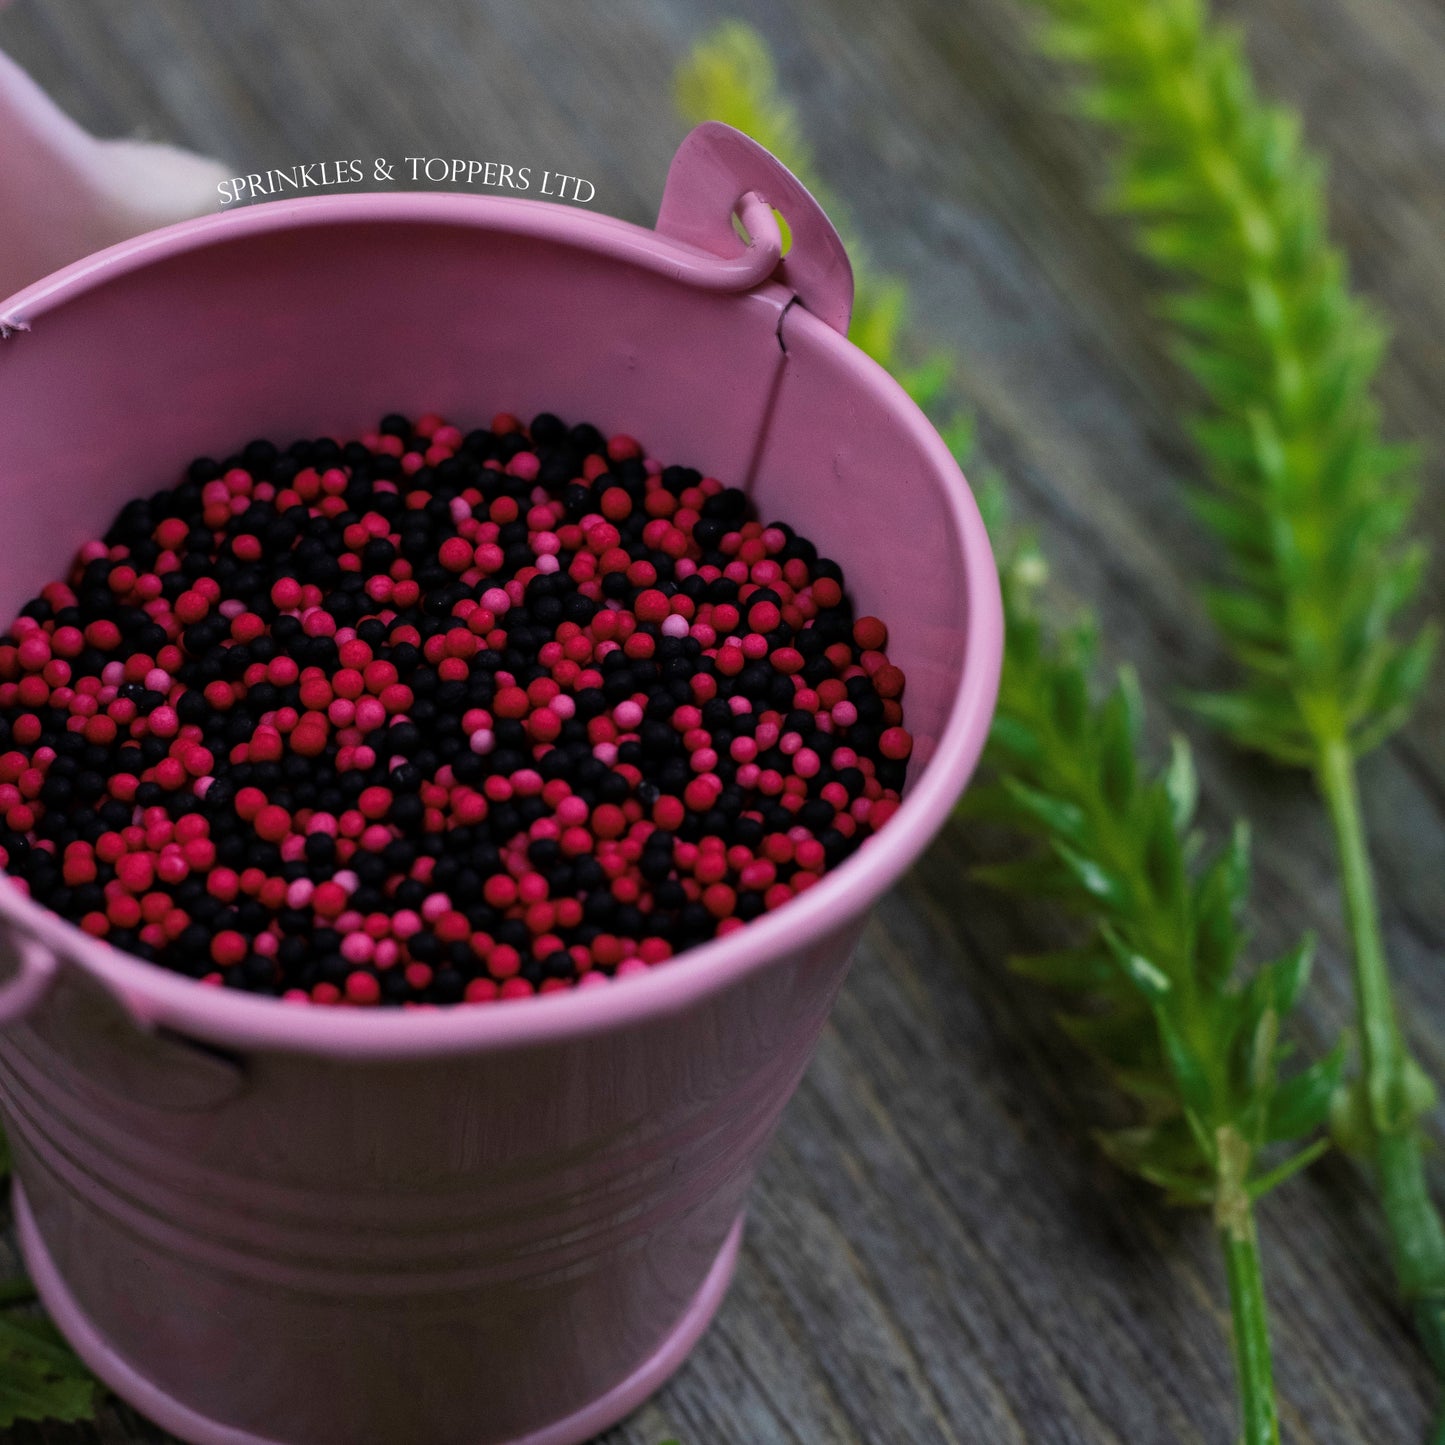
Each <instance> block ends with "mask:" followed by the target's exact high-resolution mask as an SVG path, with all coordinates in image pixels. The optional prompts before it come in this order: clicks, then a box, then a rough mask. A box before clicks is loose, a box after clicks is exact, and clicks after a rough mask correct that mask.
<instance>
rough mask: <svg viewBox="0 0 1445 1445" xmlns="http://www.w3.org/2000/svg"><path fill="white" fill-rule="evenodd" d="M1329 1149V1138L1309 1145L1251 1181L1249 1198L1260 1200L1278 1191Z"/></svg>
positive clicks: (1317, 1140)
mask: <svg viewBox="0 0 1445 1445" xmlns="http://www.w3.org/2000/svg"><path fill="white" fill-rule="evenodd" d="M1329 1148H1330V1141H1329V1139H1327V1138H1322V1139H1316V1140H1315V1141H1314V1142H1313V1143H1312V1144H1307V1145H1306V1146H1305V1147H1304V1148H1303V1149H1301V1150H1300V1151H1299V1152H1298V1153H1297V1154H1292V1155H1291V1156H1290V1157H1289V1158H1288V1159H1286V1160H1285V1161H1284V1162H1283V1163H1282V1164H1278V1165H1276V1166H1275V1167H1274V1168H1273V1169H1271V1170H1269V1172H1268V1173H1266V1174H1261V1175H1258V1176H1257V1177H1256V1178H1254V1179H1251V1180H1250V1181H1249V1197H1250V1198H1251V1199H1260V1198H1262V1197H1263V1196H1264V1195H1266V1194H1268V1193H1269V1192H1270V1191H1271V1190H1272V1189H1278V1188H1279V1186H1280V1185H1281V1184H1283V1183H1284V1182H1285V1180H1287V1179H1292V1178H1294V1176H1295V1175H1296V1174H1298V1173H1299V1172H1300V1170H1302V1169H1308V1168H1309V1166H1310V1165H1311V1164H1313V1163H1314V1162H1315V1160H1316V1159H1318V1158H1319V1157H1320V1156H1321V1155H1322V1154H1326V1153H1328V1152H1329Z"/></svg>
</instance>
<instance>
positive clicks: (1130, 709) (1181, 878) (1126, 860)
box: [963, 546, 1344, 1226]
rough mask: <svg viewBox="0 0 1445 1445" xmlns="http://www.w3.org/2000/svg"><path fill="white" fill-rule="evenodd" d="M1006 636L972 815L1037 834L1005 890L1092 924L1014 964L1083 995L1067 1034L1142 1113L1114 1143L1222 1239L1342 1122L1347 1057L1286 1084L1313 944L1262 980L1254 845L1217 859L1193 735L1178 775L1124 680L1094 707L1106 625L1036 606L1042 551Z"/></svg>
mask: <svg viewBox="0 0 1445 1445" xmlns="http://www.w3.org/2000/svg"><path fill="white" fill-rule="evenodd" d="M1002 570H1003V582H1004V593H1005V600H1006V616H1007V628H1008V631H1007V640H1006V645H1005V663H1004V671H1003V680H1002V684H1001V688H1000V697H999V708H998V715H997V718H996V720H995V723H994V727H993V731H992V734H991V736H990V739H989V744H988V751H987V753H986V755H985V761H986V764H987V765H988V771H987V773H986V781H985V782H983V783H982V784H981V785H978V786H976V787H975V788H973V789H971V790H970V792H969V793H968V794H967V795H966V797H965V799H964V804H963V808H964V812H965V814H967V815H970V816H973V817H976V818H986V819H989V820H993V821H999V822H1002V823H1005V824H1007V825H1008V826H1009V827H1011V828H1012V829H1014V830H1016V831H1020V832H1022V833H1025V834H1027V835H1029V836H1030V837H1032V838H1034V839H1035V840H1036V842H1037V844H1038V848H1037V850H1036V851H1035V853H1034V854H1033V856H1031V857H1028V858H1026V859H1024V860H1022V861H1018V862H1013V863H1008V864H1004V865H1000V866H997V867H993V868H989V869H985V870H982V873H981V876H982V877H983V878H984V879H985V880H986V881H988V882H991V883H994V884H996V885H998V886H1001V887H1004V888H1007V889H1009V890H1011V891H1014V892H1017V893H1020V894H1022V895H1024V896H1026V897H1030V898H1048V899H1051V900H1053V901H1054V902H1056V903H1058V904H1059V905H1061V906H1062V907H1064V908H1065V909H1068V910H1070V911H1072V912H1073V913H1075V914H1076V915H1078V917H1079V918H1080V919H1081V920H1082V921H1083V923H1084V925H1085V932H1086V934H1087V939H1086V942H1085V943H1084V944H1083V945H1082V946H1080V947H1077V948H1072V949H1067V950H1064V951H1061V952H1053V953H1047V954H1040V955H1034V956H1031V957H1025V958H1022V959H1019V960H1016V962H1015V967H1016V968H1017V969H1018V970H1019V971H1020V972H1021V973H1024V974H1026V975H1027V976H1029V977H1031V978H1034V979H1037V980H1039V981H1040V982H1043V983H1046V984H1049V985H1052V986H1054V987H1056V988H1059V989H1061V990H1063V991H1065V992H1066V993H1067V994H1070V995H1073V996H1074V1002H1073V1004H1072V1005H1071V1007H1070V1008H1069V1010H1068V1011H1066V1012H1065V1013H1063V1014H1062V1015H1061V1017H1060V1022H1061V1023H1062V1025H1063V1026H1064V1028H1065V1029H1066V1031H1067V1032H1068V1033H1069V1034H1070V1035H1071V1036H1072V1038H1073V1039H1074V1040H1075V1042H1077V1043H1078V1044H1080V1045H1081V1046H1082V1047H1083V1048H1084V1049H1085V1050H1086V1051H1087V1052H1088V1053H1089V1054H1091V1055H1092V1056H1093V1057H1094V1059H1095V1060H1096V1061H1097V1063H1098V1064H1100V1065H1101V1066H1102V1068H1103V1069H1104V1070H1105V1072H1106V1073H1107V1075H1108V1076H1109V1078H1111V1079H1112V1080H1113V1082H1114V1083H1115V1084H1117V1085H1118V1086H1119V1087H1120V1088H1121V1089H1123V1090H1124V1091H1125V1092H1126V1093H1127V1094H1129V1095H1130V1096H1132V1097H1133V1098H1134V1099H1135V1100H1136V1101H1137V1102H1138V1104H1139V1105H1140V1106H1141V1110H1142V1116H1141V1117H1142V1121H1143V1122H1141V1123H1140V1124H1139V1125H1138V1126H1136V1127H1131V1128H1126V1129H1122V1130H1114V1131H1111V1132H1107V1133H1104V1134H1102V1135H1101V1136H1100V1137H1101V1142H1102V1143H1103V1144H1104V1146H1105V1148H1106V1149H1107V1151H1108V1152H1109V1154H1110V1155H1111V1156H1112V1157H1113V1158H1114V1159H1115V1160H1116V1161H1117V1162H1118V1163H1120V1164H1121V1165H1123V1166H1125V1167H1126V1168H1128V1169H1130V1170H1132V1171H1133V1172H1135V1173H1137V1174H1139V1175H1141V1176H1143V1177H1144V1178H1146V1179H1148V1180H1150V1181H1151V1182H1153V1183H1155V1184H1157V1185H1159V1186H1160V1187H1161V1188H1163V1189H1164V1190H1165V1191H1166V1193H1167V1194H1168V1196H1169V1198H1170V1199H1172V1200H1174V1201H1176V1202H1179V1203H1189V1204H1208V1205H1212V1206H1213V1207H1214V1209H1215V1211H1216V1215H1217V1217H1218V1218H1219V1219H1220V1222H1221V1224H1222V1225H1223V1226H1228V1224H1229V1222H1230V1220H1231V1218H1233V1217H1234V1216H1235V1214H1236V1212H1237V1211H1238V1210H1239V1209H1240V1207H1241V1204H1242V1203H1243V1202H1244V1201H1245V1200H1253V1199H1254V1198H1256V1197H1257V1196H1258V1195H1259V1194H1261V1193H1263V1192H1264V1191H1265V1190H1266V1189H1269V1188H1271V1187H1273V1186H1274V1185H1275V1184H1277V1183H1278V1182H1279V1181H1280V1180H1281V1179H1283V1178H1285V1177H1287V1176H1288V1175H1290V1174H1292V1173H1293V1172H1295V1170H1297V1169H1298V1168H1300V1167H1301V1166H1302V1165H1304V1164H1306V1163H1308V1162H1309V1161H1310V1160H1311V1159H1313V1158H1314V1157H1315V1156H1316V1155H1317V1154H1318V1153H1319V1152H1320V1150H1321V1148H1322V1147H1323V1144H1322V1143H1320V1142H1318V1141H1317V1142H1314V1143H1310V1144H1307V1145H1305V1146H1304V1147H1303V1148H1301V1149H1298V1150H1297V1151H1296V1152H1294V1153H1293V1154H1289V1155H1288V1156H1287V1157H1286V1158H1284V1159H1283V1160H1278V1159H1275V1158H1274V1157H1273V1155H1272V1153H1271V1149H1272V1146H1274V1145H1277V1144H1282V1143H1284V1142H1285V1141H1289V1140H1299V1139H1300V1138H1301V1137H1303V1136H1307V1135H1309V1134H1311V1133H1313V1131H1314V1130H1315V1129H1317V1128H1318V1127H1319V1125H1320V1124H1321V1123H1322V1122H1324V1120H1325V1119H1326V1117H1327V1114H1328V1111H1329V1108H1330V1101H1331V1097H1332V1095H1333V1093H1334V1091H1335V1089H1336V1088H1337V1086H1338V1084H1339V1081H1340V1077H1341V1072H1342V1068H1343V1058H1344V1055H1343V1049H1342V1048H1336V1049H1335V1050H1334V1051H1333V1052H1332V1053H1331V1054H1330V1055H1329V1056H1328V1057H1326V1058H1324V1059H1322V1060H1320V1061H1319V1062H1317V1063H1315V1064H1313V1065H1311V1066H1310V1067H1309V1068H1306V1069H1304V1070H1302V1071H1300V1072H1297V1073H1295V1074H1293V1075H1292V1076H1290V1077H1288V1078H1284V1077H1282V1074H1281V1064H1282V1062H1283V1060H1284V1059H1285V1057H1286V1054H1287V1050H1286V1049H1285V1047H1284V1046H1283V1045H1282V1043H1281V1037H1280V1026H1281V1023H1282V1022H1283V1020H1284V1018H1285V1016H1286V1015H1287V1014H1289V1012H1290V1011H1291V1010H1292V1009H1293V1008H1294V1006H1295V1003H1296V1001H1297V1000H1298V998H1299V996H1300V992H1301V989H1302V988H1303V986H1304V983H1305V979H1306V977H1307V974H1308V971H1309V961H1310V954H1311V946H1310V943H1309V941H1308V940H1306V941H1304V942H1302V943H1301V944H1300V945H1299V946H1298V947H1296V948H1294V949H1292V950H1290V951H1289V952H1288V953H1286V954H1284V955H1283V956H1281V957H1279V958H1276V959H1273V960H1271V961H1269V962H1267V963H1263V964H1261V965H1259V966H1257V967H1255V968H1254V969H1252V970H1250V971H1248V974H1247V978H1243V977H1242V974H1243V973H1244V970H1242V969H1241V967H1240V963H1241V955H1242V953H1243V950H1244V946H1245V942H1246V939H1245V934H1244V931H1243V925H1242V922H1241V914H1242V910H1243V908H1244V905H1245V901H1246V897H1247V893H1248V888H1249V871H1250V870H1249V848H1248V833H1247V830H1246V828H1245V827H1244V826H1243V825H1242V824H1240V825H1237V826H1236V827H1235V829H1234V832H1233V834H1232V835H1231V837H1230V839H1229V842H1228V843H1227V844H1226V845H1225V846H1224V847H1223V848H1221V849H1219V850H1218V851H1217V853H1216V854H1215V855H1214V856H1213V857H1212V858H1210V859H1208V860H1201V859H1200V858H1199V852H1200V848H1201V842H1200V838H1199V837H1198V836H1197V834H1196V833H1195V832H1194V830H1193V819H1194V811H1195V802H1196V782H1195V774H1194V767H1193V764H1192V761H1191V756H1190V753H1189V749H1188V747H1187V746H1186V745H1185V743H1184V742H1183V740H1182V739H1176V740H1175V742H1174V744H1173V751H1172V754H1171V756H1170V759H1169V761H1168V763H1167V765H1165V766H1163V767H1162V768H1159V769H1157V770H1153V771H1151V770H1150V769H1148V768H1147V766H1146V765H1145V763H1144V762H1143V761H1142V759H1143V756H1144V751H1143V746H1142V740H1141V722H1142V709H1141V704H1140V699H1139V694H1138V690H1137V688H1136V686H1135V683H1134V681H1133V678H1132V675H1131V674H1130V673H1129V672H1128V671H1127V670H1126V671H1123V672H1121V674H1120V675H1119V678H1118V680H1117V682H1116V683H1115V684H1114V686H1113V688H1112V689H1111V690H1109V691H1108V693H1107V694H1106V695H1105V696H1104V697H1103V698H1102V699H1099V698H1096V696H1095V690H1094V687H1093V685H1092V676H1093V674H1094V672H1095V663H1094V641H1093V636H1092V632H1091V631H1090V630H1089V629H1088V628H1086V627H1082V626H1077V627H1075V628H1073V629H1070V630H1069V631H1067V632H1065V633H1063V634H1061V635H1057V636H1056V635H1053V634H1051V633H1050V631H1049V630H1048V629H1047V628H1046V627H1045V625H1044V623H1043V621H1042V620H1041V619H1040V617H1039V616H1038V614H1037V611H1036V608H1035V605H1034V596H1033V594H1034V591H1035V589H1036V587H1037V585H1038V583H1039V582H1040V581H1041V580H1042V576H1043V564H1042V561H1041V559H1040V557H1039V555H1038V553H1037V552H1036V551H1035V550H1034V549H1033V548H1032V547H1030V546H1022V547H1020V548H1018V549H1017V550H1015V552H1014V554H1013V555H1012V557H1011V558H1009V559H1007V560H1006V562H1005V565H1004V567H1003V569H1002Z"/></svg>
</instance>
